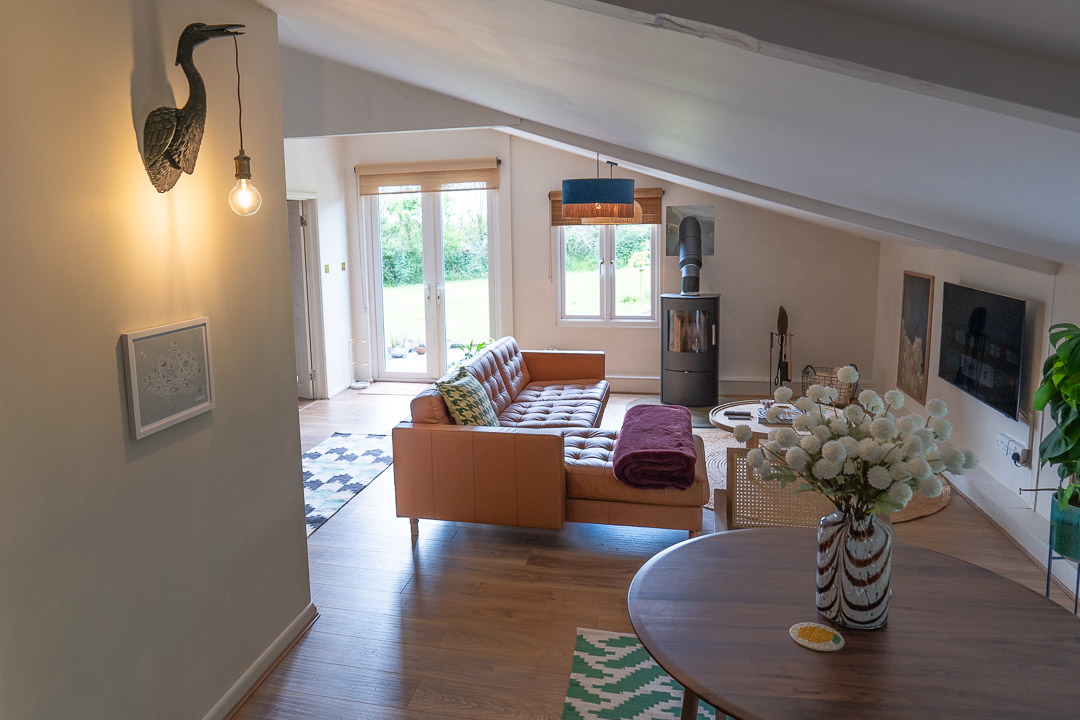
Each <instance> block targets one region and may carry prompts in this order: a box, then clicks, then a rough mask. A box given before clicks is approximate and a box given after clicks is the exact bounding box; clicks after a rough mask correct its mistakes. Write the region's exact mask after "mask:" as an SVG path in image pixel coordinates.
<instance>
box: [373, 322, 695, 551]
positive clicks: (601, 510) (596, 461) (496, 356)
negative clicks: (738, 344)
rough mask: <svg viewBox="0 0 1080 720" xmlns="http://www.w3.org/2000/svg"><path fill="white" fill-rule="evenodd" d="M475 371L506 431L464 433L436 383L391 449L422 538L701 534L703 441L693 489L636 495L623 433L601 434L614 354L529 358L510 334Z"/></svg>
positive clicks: (400, 507)
mask: <svg viewBox="0 0 1080 720" xmlns="http://www.w3.org/2000/svg"><path fill="white" fill-rule="evenodd" d="M465 368H466V370H467V371H468V372H469V373H470V374H472V375H473V377H475V378H476V379H477V380H479V381H480V384H481V385H482V386H483V387H484V389H485V390H486V391H487V394H488V398H489V399H490V400H491V403H492V407H493V408H494V410H495V414H496V415H497V416H498V418H499V422H500V424H501V426H500V427H483V426H464V425H455V424H454V422H453V420H452V419H451V418H450V416H449V414H448V412H447V409H446V404H445V403H444V402H443V399H442V396H441V395H440V394H439V391H438V389H437V388H436V387H435V386H434V385H432V386H429V387H428V388H426V389H425V390H423V391H422V392H421V393H420V394H419V395H417V396H416V397H415V398H413V400H412V403H411V406H410V408H411V411H412V417H411V420H410V421H407V422H402V423H399V424H398V425H397V426H396V427H395V428H394V430H393V443H394V482H395V495H396V501H397V514H398V517H408V518H410V520H411V525H412V531H413V534H414V535H415V534H416V533H417V522H418V520H419V519H420V518H425V519H433V520H451V521H456V522H475V523H488V524H493V525H517V526H522V527H536V528H551V529H561V528H562V526H563V522H564V521H566V520H571V521H578V522H600V523H612V524H625V525H642V526H647V527H674V528H680V529H686V530H689V531H690V532H691V533H694V532H695V531H697V530H700V529H701V506H702V505H703V504H704V503H705V502H706V501H707V499H708V480H707V477H706V473H705V463H704V452H703V450H702V449H701V447H700V443H699V448H698V450H699V451H698V468H697V475H698V478H697V480H696V481H695V484H694V486H693V487H692V488H691V489H689V490H687V491H685V492H680V491H656V490H636V489H634V488H629V487H625V486H621V484H620V483H619V482H618V481H617V480H616V479H615V476H614V473H613V471H612V470H611V457H610V456H611V448H612V446H613V445H614V441H615V437H616V433H615V432H614V431H611V430H599V429H597V428H598V426H599V424H600V420H601V418H602V417H603V413H604V408H605V407H606V406H607V400H608V394H609V391H610V388H609V385H608V382H607V381H606V380H605V379H604V375H605V369H604V353H602V352H588V351H558V350H525V351H523V350H520V349H519V348H518V345H517V341H515V340H514V338H512V337H505V338H502V339H500V340H499V341H497V342H495V343H494V344H492V345H490V346H489V347H487V348H485V349H484V350H483V351H482V352H481V353H479V354H478V355H477V356H475V357H473V358H472V359H470V360H469V361H468V362H467V363H466V364H465ZM564 435H565V436H566V438H565V439H564ZM605 487H606V488H607V490H606V492H605V489H604V488H605ZM579 488H580V490H579ZM673 493H674V494H673ZM669 495H670V497H668V496H669ZM695 516H696V519H695Z"/></svg>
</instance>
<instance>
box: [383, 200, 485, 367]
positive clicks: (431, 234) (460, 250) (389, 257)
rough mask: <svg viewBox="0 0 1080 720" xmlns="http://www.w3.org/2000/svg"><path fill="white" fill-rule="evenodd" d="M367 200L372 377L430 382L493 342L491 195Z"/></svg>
mask: <svg viewBox="0 0 1080 720" xmlns="http://www.w3.org/2000/svg"><path fill="white" fill-rule="evenodd" d="M402 190H403V192H397V193H391V194H382V195H376V196H368V197H366V198H365V199H364V202H365V216H366V217H367V218H368V222H369V227H368V237H369V238H371V241H372V249H373V252H372V257H373V258H374V261H375V262H373V263H372V266H373V267H372V269H373V273H372V274H373V276H374V277H373V282H372V283H371V288H372V294H373V296H374V297H372V298H371V299H372V307H374V308H375V313H374V328H373V330H374V337H375V342H374V343H373V344H372V347H373V353H372V354H373V356H374V359H375V361H376V362H375V369H376V378H377V379H381V380H433V379H435V378H438V377H439V376H441V375H442V374H443V373H444V372H446V369H447V367H448V366H449V365H451V364H452V363H454V362H457V361H459V360H460V359H461V358H462V357H464V348H466V347H467V346H469V345H470V344H475V343H480V342H483V341H484V340H487V339H488V338H489V337H490V336H491V328H492V312H491V309H492V278H491V274H490V272H489V268H490V267H491V262H490V258H491V252H492V243H491V242H490V241H491V238H492V228H493V227H494V217H493V216H494V213H493V204H494V203H493V191H490V190H486V189H474V188H463V189H457V190H451V191H444V192H419V188H415V189H413V188H402Z"/></svg>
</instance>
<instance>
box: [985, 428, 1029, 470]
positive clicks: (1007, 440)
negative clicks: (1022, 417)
mask: <svg viewBox="0 0 1080 720" xmlns="http://www.w3.org/2000/svg"><path fill="white" fill-rule="evenodd" d="M994 447H995V448H997V449H998V450H1000V451H1001V453H1002V454H1003V455H1004V456H1005V457H1007V458H1009V459H1010V460H1012V461H1013V463H1014V464H1016V465H1027V464H1028V462H1029V461H1030V460H1031V451H1030V450H1029V449H1028V446H1027V445H1025V444H1024V443H1022V442H1020V441H1019V440H1016V439H1014V438H1011V437H1009V436H1008V435H1006V434H1005V433H998V435H997V437H995V438H994Z"/></svg>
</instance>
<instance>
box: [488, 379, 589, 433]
mask: <svg viewBox="0 0 1080 720" xmlns="http://www.w3.org/2000/svg"><path fill="white" fill-rule="evenodd" d="M607 393H608V382H607V381H606V380H592V381H589V380H583V381H580V382H569V383H532V384H530V385H528V386H527V387H525V388H524V389H523V390H522V391H521V392H520V393H519V394H518V396H517V397H516V398H514V401H513V402H512V403H510V404H509V405H507V406H506V409H505V410H503V411H502V412H500V413H499V423H500V424H502V425H504V426H509V427H523V428H545V427H567V428H591V427H595V426H596V425H597V424H598V423H599V422H600V415H601V413H602V412H603V405H604V398H605V397H607Z"/></svg>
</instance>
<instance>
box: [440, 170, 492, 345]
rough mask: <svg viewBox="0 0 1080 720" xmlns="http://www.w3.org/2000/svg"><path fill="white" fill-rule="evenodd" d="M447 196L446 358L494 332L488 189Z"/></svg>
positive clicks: (443, 281)
mask: <svg viewBox="0 0 1080 720" xmlns="http://www.w3.org/2000/svg"><path fill="white" fill-rule="evenodd" d="M441 197H442V213H441V215H442V233H441V240H442V270H443V277H442V279H441V281H440V287H439V298H440V300H441V302H440V303H439V310H440V311H441V313H442V315H443V317H442V327H443V328H444V329H445V331H444V333H443V337H444V343H443V347H444V362H445V363H446V364H447V365H449V364H452V363H455V362H458V361H460V360H461V359H462V358H463V357H464V352H463V350H462V348H464V347H467V346H468V345H469V344H470V343H472V344H473V346H474V347H475V345H476V344H479V343H481V342H483V341H484V340H487V339H488V338H489V337H490V336H491V310H490V294H489V283H488V191H487V190H483V189H476V190H455V191H453V192H444V193H441Z"/></svg>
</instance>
